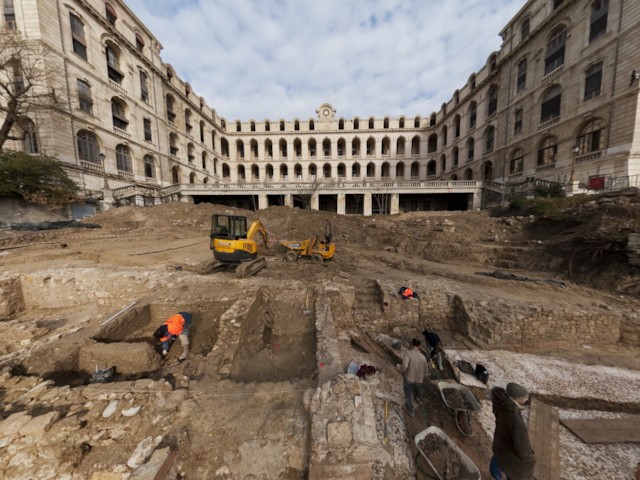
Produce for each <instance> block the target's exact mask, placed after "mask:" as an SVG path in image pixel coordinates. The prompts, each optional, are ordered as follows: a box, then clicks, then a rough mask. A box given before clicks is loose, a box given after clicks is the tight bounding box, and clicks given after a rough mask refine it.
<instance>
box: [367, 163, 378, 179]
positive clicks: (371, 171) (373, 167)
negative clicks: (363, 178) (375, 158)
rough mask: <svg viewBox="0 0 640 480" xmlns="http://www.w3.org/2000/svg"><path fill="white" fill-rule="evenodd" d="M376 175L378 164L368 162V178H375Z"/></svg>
mask: <svg viewBox="0 0 640 480" xmlns="http://www.w3.org/2000/svg"><path fill="white" fill-rule="evenodd" d="M375 176H376V164H375V163H373V162H369V163H367V178H374V177H375Z"/></svg>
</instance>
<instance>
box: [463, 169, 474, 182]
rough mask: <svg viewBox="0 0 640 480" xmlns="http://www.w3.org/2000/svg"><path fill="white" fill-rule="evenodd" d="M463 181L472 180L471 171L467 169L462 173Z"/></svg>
mask: <svg viewBox="0 0 640 480" xmlns="http://www.w3.org/2000/svg"><path fill="white" fill-rule="evenodd" d="M464 180H473V170H471V169H470V168H467V169H466V170H465V171H464Z"/></svg>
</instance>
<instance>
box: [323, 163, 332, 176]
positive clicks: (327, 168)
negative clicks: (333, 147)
mask: <svg viewBox="0 0 640 480" xmlns="http://www.w3.org/2000/svg"><path fill="white" fill-rule="evenodd" d="M322 177H323V178H331V165H330V164H328V163H325V164H324V165H323V166H322Z"/></svg>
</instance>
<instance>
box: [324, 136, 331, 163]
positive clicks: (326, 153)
mask: <svg viewBox="0 0 640 480" xmlns="http://www.w3.org/2000/svg"><path fill="white" fill-rule="evenodd" d="M322 154H323V155H324V157H325V158H328V157H330V156H331V140H329V139H328V138H325V139H324V140H323V141H322Z"/></svg>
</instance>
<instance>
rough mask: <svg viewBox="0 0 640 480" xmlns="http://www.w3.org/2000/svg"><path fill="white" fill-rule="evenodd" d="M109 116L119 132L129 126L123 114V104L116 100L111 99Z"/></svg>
mask: <svg viewBox="0 0 640 480" xmlns="http://www.w3.org/2000/svg"><path fill="white" fill-rule="evenodd" d="M111 116H112V118H113V126H114V127H115V128H119V129H120V130H126V129H127V125H129V120H127V117H126V114H125V104H124V102H122V101H121V100H119V99H117V98H112V99H111Z"/></svg>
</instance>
